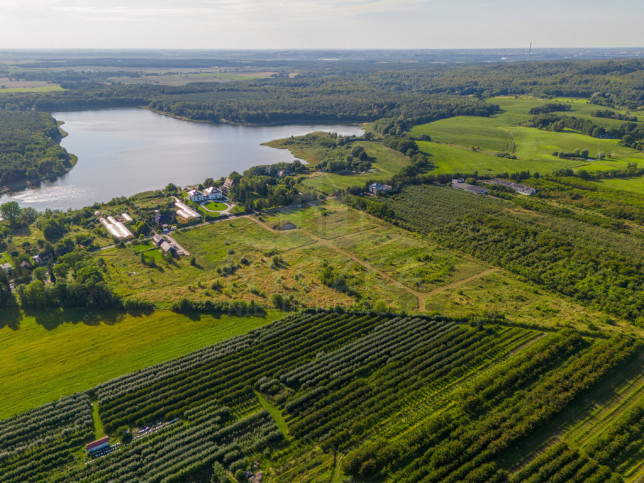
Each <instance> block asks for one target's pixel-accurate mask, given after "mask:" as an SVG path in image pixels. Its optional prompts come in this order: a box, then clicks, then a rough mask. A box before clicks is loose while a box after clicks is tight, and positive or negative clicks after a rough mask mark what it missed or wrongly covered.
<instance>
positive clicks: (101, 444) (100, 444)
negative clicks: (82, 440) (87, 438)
mask: <svg viewBox="0 0 644 483" xmlns="http://www.w3.org/2000/svg"><path fill="white" fill-rule="evenodd" d="M109 445H110V437H109V436H105V437H104V438H101V439H97V440H96V441H92V442H91V443H87V445H86V446H85V449H87V451H89V452H90V453H93V452H95V451H98V450H101V449H103V448H107V447H108V446H109Z"/></svg>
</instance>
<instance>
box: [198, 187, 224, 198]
mask: <svg viewBox="0 0 644 483" xmlns="http://www.w3.org/2000/svg"><path fill="white" fill-rule="evenodd" d="M203 194H204V196H205V198H206V199H207V200H220V199H222V198H223V197H224V194H223V193H222V192H221V190H220V189H219V188H215V187H214V186H211V187H209V188H206V189H205V190H204V191H203Z"/></svg>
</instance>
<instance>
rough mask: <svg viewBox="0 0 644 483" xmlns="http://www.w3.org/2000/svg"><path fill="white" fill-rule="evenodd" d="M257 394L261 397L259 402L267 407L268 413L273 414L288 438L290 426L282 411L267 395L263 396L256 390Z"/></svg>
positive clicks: (278, 425) (276, 422) (258, 397)
mask: <svg viewBox="0 0 644 483" xmlns="http://www.w3.org/2000/svg"><path fill="white" fill-rule="evenodd" d="M255 395H256V396H257V399H259V403H260V404H261V405H262V407H263V408H264V409H266V410H267V411H268V413H269V414H270V415H271V417H272V418H273V419H274V420H275V424H276V425H277V427H278V428H279V430H280V431H281V432H282V434H283V435H284V437H286V438H288V426H287V425H286V421H285V420H284V416H282V413H281V412H280V410H279V408H278V407H277V406H275V405H274V404H272V403H271V402H269V401H268V400H267V399H266V398H265V397H263V396H262V395H261V394H260V393H258V392H257V391H255Z"/></svg>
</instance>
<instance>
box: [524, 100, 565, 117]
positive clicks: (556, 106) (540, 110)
mask: <svg viewBox="0 0 644 483" xmlns="http://www.w3.org/2000/svg"><path fill="white" fill-rule="evenodd" d="M570 108H571V106H570V104H562V103H561V102H550V103H548V104H545V105H543V106H535V107H532V108H530V111H529V112H530V114H532V115H533V116H537V115H539V114H548V113H550V112H558V111H570Z"/></svg>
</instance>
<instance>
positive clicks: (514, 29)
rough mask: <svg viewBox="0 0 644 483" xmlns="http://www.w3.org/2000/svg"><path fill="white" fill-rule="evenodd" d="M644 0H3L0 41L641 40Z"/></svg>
mask: <svg viewBox="0 0 644 483" xmlns="http://www.w3.org/2000/svg"><path fill="white" fill-rule="evenodd" d="M642 20H644V2H643V1H641V0H639V1H636V0H613V1H612V2H607V1H605V0H602V1H599V0H586V1H581V0H558V1H555V0H538V1H530V2H529V1H524V0H514V1H509V0H479V1H475V0H460V1H459V0H451V1H450V0H311V1H307V0H265V1H261V0H183V1H177V0H174V1H170V0H0V45H1V46H2V48H74V47H76V48H204V49H254V48H260V49H262V48H267V49H298V48H300V49H311V48H349V49H351V48H354V49H359V48H430V49H431V48H488V47H526V46H527V45H528V44H529V43H530V42H533V44H534V46H535V48H539V47H640V46H644V34H643V33H642V26H641V23H642Z"/></svg>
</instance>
